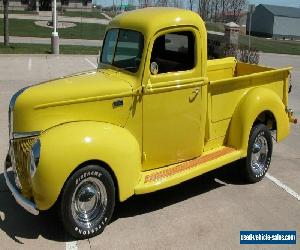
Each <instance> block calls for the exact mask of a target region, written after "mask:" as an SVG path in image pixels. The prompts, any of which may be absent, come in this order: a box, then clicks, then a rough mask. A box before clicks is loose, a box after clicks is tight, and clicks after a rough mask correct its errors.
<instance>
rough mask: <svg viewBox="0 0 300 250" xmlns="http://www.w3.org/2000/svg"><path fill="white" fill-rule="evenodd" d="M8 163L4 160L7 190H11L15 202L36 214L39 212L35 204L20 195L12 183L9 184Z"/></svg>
mask: <svg viewBox="0 0 300 250" xmlns="http://www.w3.org/2000/svg"><path fill="white" fill-rule="evenodd" d="M7 165H8V164H7V163H6V162H5V165H4V177H5V181H6V185H7V186H8V188H9V190H10V191H11V193H12V195H13V196H14V197H15V199H16V202H17V203H18V204H19V205H20V206H22V207H23V208H24V209H25V210H26V211H28V212H29V213H31V214H33V215H38V214H39V210H38V209H37V207H36V205H35V204H34V203H33V202H32V201H30V200H28V199H26V198H25V197H24V196H22V194H21V193H20V192H19V191H18V190H17V189H16V188H15V187H14V185H13V184H11V182H10V179H9V177H8V174H7V173H8V171H7V168H8V166H7Z"/></svg>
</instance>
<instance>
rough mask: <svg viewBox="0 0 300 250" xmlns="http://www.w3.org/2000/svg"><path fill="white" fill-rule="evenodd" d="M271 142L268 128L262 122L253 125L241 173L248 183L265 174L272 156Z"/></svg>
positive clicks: (259, 178) (256, 180)
mask: <svg viewBox="0 0 300 250" xmlns="http://www.w3.org/2000/svg"><path fill="white" fill-rule="evenodd" d="M272 151H273V143H272V137H271V133H270V130H269V129H268V128H267V127H266V126H265V125H264V124H258V125H255V126H254V127H253V128H252V130H251V133H250V138H249V144H248V152H247V157H246V159H245V160H244V164H243V168H242V173H243V175H244V177H245V179H246V180H247V181H248V182H250V183H255V182H258V181H260V180H262V179H263V178H264V176H265V175H266V173H267V171H268V169H269V166H270V163H271V157H272Z"/></svg>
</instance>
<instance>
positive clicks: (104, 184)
mask: <svg viewBox="0 0 300 250" xmlns="http://www.w3.org/2000/svg"><path fill="white" fill-rule="evenodd" d="M114 206H115V187H114V182H113V180H112V177H111V175H110V174H109V172H108V171H106V170H105V169H104V168H101V167H100V166H96V165H89V166H86V167H84V168H81V169H79V170H78V171H76V172H75V173H74V174H73V175H72V176H71V177H70V178H69V179H68V181H67V183H66V185H65V187H64V189H63V192H62V197H61V204H60V213H61V219H62V222H63V225H64V227H65V229H66V231H67V232H68V233H70V235H72V236H73V237H75V238H76V239H86V238H90V237H93V236H95V235H98V234H100V233H102V232H103V230H104V228H105V226H106V225H107V224H108V222H109V220H110V218H111V216H112V213H113V210H114Z"/></svg>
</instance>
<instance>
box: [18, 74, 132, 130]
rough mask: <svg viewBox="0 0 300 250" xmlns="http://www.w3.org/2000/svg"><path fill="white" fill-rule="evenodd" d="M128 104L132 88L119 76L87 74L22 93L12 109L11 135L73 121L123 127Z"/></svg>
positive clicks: (49, 83)
mask: <svg viewBox="0 0 300 250" xmlns="http://www.w3.org/2000/svg"><path fill="white" fill-rule="evenodd" d="M115 104H117V105H115ZM131 104H132V87H131V85H130V83H129V82H127V81H126V80H124V77H122V76H120V73H117V72H113V71H111V70H102V71H90V72H86V73H82V74H78V75H73V76H70V77H65V78H60V79H56V80H53V81H50V82H45V83H42V84H38V85H35V86H32V87H29V88H27V89H25V90H23V92H21V94H20V95H19V96H18V97H17V98H16V100H15V105H14V108H13V131H14V132H31V131H44V130H46V129H48V128H51V127H53V126H56V125H58V124H62V123H66V122H73V121H101V122H108V123H112V124H116V125H118V126H124V125H125V123H126V121H127V118H128V115H129V111H130V107H131Z"/></svg>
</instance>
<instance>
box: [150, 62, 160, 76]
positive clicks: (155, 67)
mask: <svg viewBox="0 0 300 250" xmlns="http://www.w3.org/2000/svg"><path fill="white" fill-rule="evenodd" d="M150 71H151V74H152V75H157V74H158V64H157V63H156V62H152V63H151V64H150Z"/></svg>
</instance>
